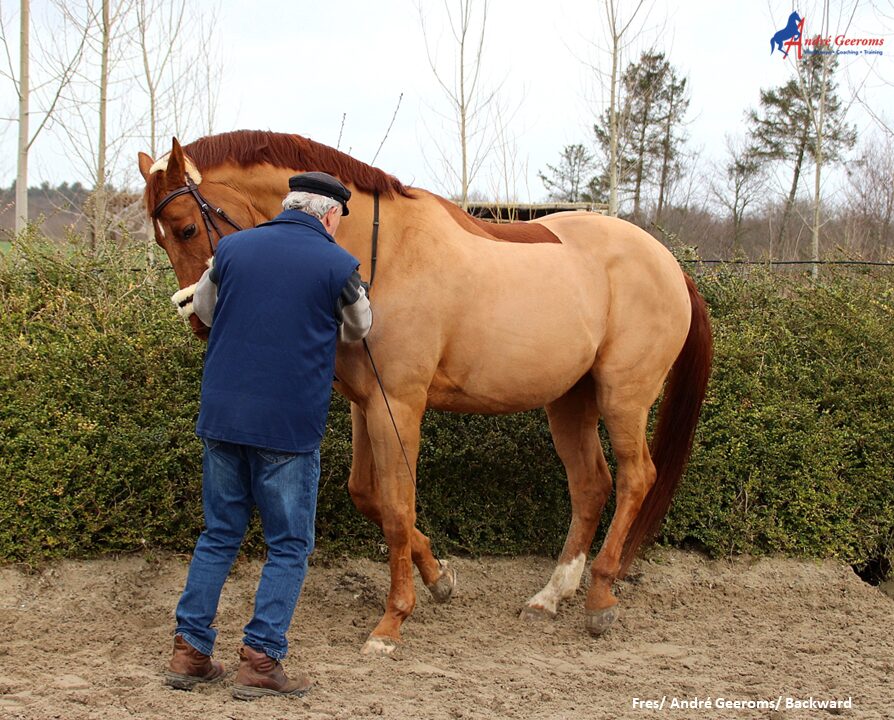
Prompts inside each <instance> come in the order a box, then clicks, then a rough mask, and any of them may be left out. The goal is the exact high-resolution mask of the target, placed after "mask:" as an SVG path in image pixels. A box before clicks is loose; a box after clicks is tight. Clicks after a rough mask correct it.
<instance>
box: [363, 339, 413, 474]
mask: <svg viewBox="0 0 894 720" xmlns="http://www.w3.org/2000/svg"><path fill="white" fill-rule="evenodd" d="M363 348H364V349H365V350H366V355H367V357H369V364H370V365H372V369H373V373H374V374H375V376H376V382H377V383H378V384H379V390H381V391H382V397H383V398H384V400H385V407H386V408H387V410H388V416H389V417H390V418H391V425H392V427H394V433H395V435H397V442H398V444H399V445H400V451H401V452H402V453H403V455H404V462H405V463H406V464H407V471H408V472H409V473H410V479H411V480H412V481H413V487H414V488H415V487H416V476H415V475H414V474H413V468H412V467H410V459H409V458H408V457H407V449H406V448H405V447H404V441H403V439H402V438H401V436H400V430H398V429H397V421H396V420H395V419H394V413H393V412H391V403H390V402H388V395H387V394H386V393H385V386H384V385H383V384H382V377H381V376H380V375H379V370H378V368H377V367H376V361H375V360H373V356H372V352H371V351H370V349H369V343H368V342H366V338H363Z"/></svg>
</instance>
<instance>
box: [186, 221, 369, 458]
mask: <svg viewBox="0 0 894 720" xmlns="http://www.w3.org/2000/svg"><path fill="white" fill-rule="evenodd" d="M358 265H359V262H358V261H357V259H356V258H354V257H353V256H352V255H351V254H350V253H348V252H346V251H345V250H344V249H342V248H341V247H339V246H338V245H336V244H335V241H334V240H333V239H332V237H331V236H330V235H329V234H328V233H327V232H326V230H325V229H324V228H323V225H322V223H321V222H320V221H319V220H317V219H316V218H314V217H312V216H310V215H308V214H306V213H303V212H301V211H299V210H286V211H285V212H283V213H281V214H279V215H278V216H277V217H275V218H274V219H273V220H271V221H270V222H267V223H264V224H262V225H259V226H258V227H256V228H252V229H249V230H243V231H241V232H237V233H234V234H232V235H228V236H227V237H225V238H223V239H222V240H221V241H220V244H219V245H218V247H217V252H216V254H215V259H214V268H215V270H214V274H215V275H216V282H217V288H218V290H217V292H218V298H217V305H216V307H215V308H214V322H213V324H212V327H211V334H210V336H209V338H208V350H207V353H206V355H205V369H204V374H203V376H202V399H201V407H200V410H199V420H198V423H197V424H196V434H197V435H199V436H200V437H205V438H209V439H213V440H222V441H225V442H231V443H238V444H242V445H252V446H254V447H261V448H269V449H271V450H278V451H280V452H293V453H299V452H310V451H312V450H315V449H317V448H318V447H319V445H320V441H321V440H322V438H323V433H324V431H325V428H326V416H327V415H328V412H329V397H330V394H331V389H332V376H333V372H334V369H335V343H336V337H337V333H338V318H337V313H338V299H339V296H340V294H341V292H342V289H343V288H344V286H345V283H346V282H347V281H348V280H349V279H350V277H351V275H352V274H353V272H354V270H355V269H356V268H357V267H358Z"/></svg>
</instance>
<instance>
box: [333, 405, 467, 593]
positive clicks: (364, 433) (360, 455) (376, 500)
mask: <svg viewBox="0 0 894 720" xmlns="http://www.w3.org/2000/svg"><path fill="white" fill-rule="evenodd" d="M351 429H352V440H351V448H352V453H353V455H352V462H351V476H350V478H349V479H348V491H349V492H350V493H351V499H352V500H353V501H354V505H355V506H356V507H357V509H358V510H359V511H360V512H361V513H363V514H364V515H365V516H366V517H367V518H369V519H370V520H371V521H372V522H374V523H375V524H376V525H378V526H379V527H380V528H381V527H382V510H381V507H380V491H379V480H378V475H377V473H376V463H375V459H374V458H373V452H372V445H371V444H370V440H369V430H368V428H367V425H366V415H365V413H364V411H363V409H362V408H361V407H360V406H359V405H357V404H356V403H351ZM401 457H403V455H401ZM410 543H411V546H412V555H413V563H414V564H415V565H416V567H417V568H418V569H419V574H420V575H421V576H422V581H423V582H424V583H425V586H426V587H427V588H428V590H429V592H431V594H432V597H433V598H434V600H435V601H436V602H446V601H447V600H449V599H450V596H451V595H452V594H453V588H454V587H455V585H456V573H455V572H454V570H453V568H450V567H449V566H448V565H447V564H446V563H443V562H439V561H438V560H437V559H436V558H435V556H434V555H433V554H432V551H431V542H430V541H429V539H428V538H427V537H426V536H425V535H423V534H422V533H421V532H420V531H419V530H418V529H417V528H415V527H414V528H413V532H412V537H411V539H410Z"/></svg>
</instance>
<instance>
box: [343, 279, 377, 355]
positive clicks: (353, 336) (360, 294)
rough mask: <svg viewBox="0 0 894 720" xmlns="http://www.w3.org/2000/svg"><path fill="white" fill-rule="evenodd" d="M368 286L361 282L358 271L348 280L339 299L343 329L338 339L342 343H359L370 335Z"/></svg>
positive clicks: (370, 318) (370, 311)
mask: <svg viewBox="0 0 894 720" xmlns="http://www.w3.org/2000/svg"><path fill="white" fill-rule="evenodd" d="M366 288H367V286H366V284H365V283H363V282H361V281H360V273H359V272H357V271H356V270H355V271H354V273H353V274H352V275H351V277H350V278H348V282H346V283H345V287H344V289H343V290H342V292H341V297H339V299H338V315H339V318H338V320H339V323H340V325H341V327H340V328H339V331H338V338H339V340H341V341H342V342H357V341H358V340H362V339H363V338H365V337H366V336H367V334H368V333H369V329H370V328H371V327H372V308H371V307H370V305H369V297H368V296H367V292H366Z"/></svg>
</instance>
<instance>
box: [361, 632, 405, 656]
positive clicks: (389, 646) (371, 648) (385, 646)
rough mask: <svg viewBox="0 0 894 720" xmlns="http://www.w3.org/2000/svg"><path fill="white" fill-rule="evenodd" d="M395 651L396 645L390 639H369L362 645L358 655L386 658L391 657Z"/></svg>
mask: <svg viewBox="0 0 894 720" xmlns="http://www.w3.org/2000/svg"><path fill="white" fill-rule="evenodd" d="M395 650H397V643H396V642H395V641H394V640H392V639H391V638H377V637H371V638H369V639H368V640H367V641H366V642H365V643H364V644H363V648H362V649H361V650H360V654H361V655H379V656H381V657H388V656H389V655H393V654H394V651H395Z"/></svg>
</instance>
